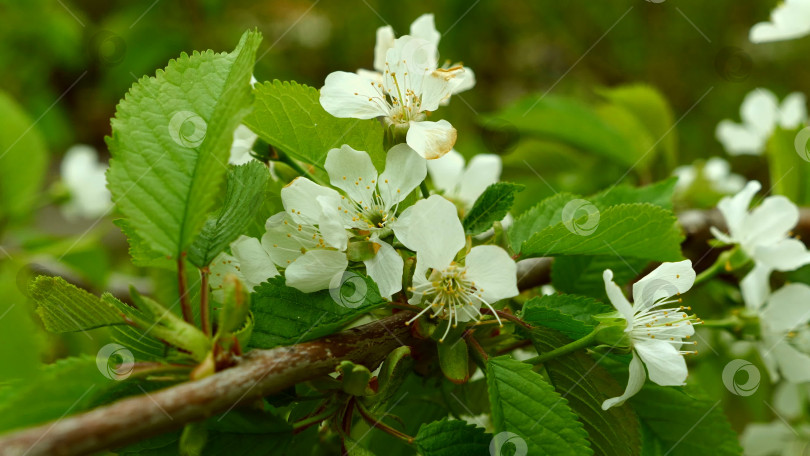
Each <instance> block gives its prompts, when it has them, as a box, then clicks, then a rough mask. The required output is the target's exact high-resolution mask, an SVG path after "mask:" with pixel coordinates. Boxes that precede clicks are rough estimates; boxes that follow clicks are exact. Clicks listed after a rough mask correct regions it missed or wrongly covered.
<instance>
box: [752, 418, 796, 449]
mask: <svg viewBox="0 0 810 456" xmlns="http://www.w3.org/2000/svg"><path fill="white" fill-rule="evenodd" d="M795 439H796V435H795V434H794V433H793V430H792V429H791V428H790V427H788V426H787V425H786V424H785V423H783V422H782V420H780V419H778V418H777V419H776V420H774V422H772V423H768V424H762V423H751V424H749V425H747V426H746V427H745V430H744V431H743V433H742V434H741V435H740V444H742V446H743V448H744V449H745V456H774V455H780V454H781V455H785V456H787V455H788V453H783V451H785V450H786V449H787V447H788V445H790V443H791V442H792V441H794V440H795Z"/></svg>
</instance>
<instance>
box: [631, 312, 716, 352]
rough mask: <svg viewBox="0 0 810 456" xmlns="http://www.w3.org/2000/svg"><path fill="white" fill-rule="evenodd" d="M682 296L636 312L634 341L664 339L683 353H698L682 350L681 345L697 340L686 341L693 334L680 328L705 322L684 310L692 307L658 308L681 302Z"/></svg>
mask: <svg viewBox="0 0 810 456" xmlns="http://www.w3.org/2000/svg"><path fill="white" fill-rule="evenodd" d="M680 302H682V300H681V299H680V298H676V299H669V300H663V301H659V302H657V303H655V304H653V305H652V306H651V307H649V308H647V309H644V310H642V311H640V312H638V313H636V314H635V315H634V317H633V329H632V330H631V331H630V337H631V339H632V340H634V341H643V340H648V339H656V340H663V341H664V342H669V343H671V344H673V345H675V347H676V348H678V349H679V350H678V353H680V354H681V355H688V354H697V350H680V347H681V345H697V342H695V341H684V339H689V338H690V337H691V336H689V335H683V333H682V331H680V330H679V328H682V327H684V326H691V325H698V324H701V323H703V322H702V321H701V320H700V319H699V318H697V317H696V316H695V315H688V314H686V313H685V312H684V310H692V308H691V307H684V306H678V307H670V308H667V309H657V308H656V307H658V306H661V305H666V304H673V303H680Z"/></svg>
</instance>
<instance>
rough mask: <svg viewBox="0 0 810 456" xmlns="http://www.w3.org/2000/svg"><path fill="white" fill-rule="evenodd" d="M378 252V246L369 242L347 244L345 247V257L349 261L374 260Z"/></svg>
mask: <svg viewBox="0 0 810 456" xmlns="http://www.w3.org/2000/svg"><path fill="white" fill-rule="evenodd" d="M379 251H380V244H377V243H376V242H371V241H354V242H349V245H348V246H347V247H346V257H347V258H349V261H366V260H370V259H372V258H374V256H375V255H377V252H379Z"/></svg>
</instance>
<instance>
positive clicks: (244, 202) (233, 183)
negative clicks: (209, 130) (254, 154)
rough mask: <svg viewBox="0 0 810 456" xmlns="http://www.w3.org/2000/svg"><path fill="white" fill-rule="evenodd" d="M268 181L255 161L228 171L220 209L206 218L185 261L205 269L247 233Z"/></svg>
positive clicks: (268, 176) (263, 170)
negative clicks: (233, 242) (223, 199)
mask: <svg viewBox="0 0 810 456" xmlns="http://www.w3.org/2000/svg"><path fill="white" fill-rule="evenodd" d="M269 180H270V172H269V171H268V170H267V167H266V166H265V165H263V164H262V163H260V162H258V161H255V160H253V161H251V162H249V163H246V164H244V165H240V166H232V167H231V168H230V169H228V177H227V179H226V187H225V201H224V203H223V205H222V207H221V208H220V210H219V212H218V213H217V214H216V215H212V216H211V217H209V218H208V220H207V221H206V222H205V225H203V228H202V231H201V232H200V234H199V235H198V236H197V237H196V238H195V239H194V242H193V243H192V244H191V245H190V246H189V249H188V260H189V261H190V262H191V263H192V264H194V265H195V266H197V267H204V266H208V265H209V264H210V263H211V261H213V260H214V257H216V256H217V255H218V254H219V253H220V252H222V251H223V250H225V249H226V248H227V247H228V244H230V243H231V242H232V241H233V240H235V239H236V238H237V237H239V235H240V234H244V233H245V232H246V230H247V229H248V226H249V225H250V223H251V222H252V218H253V213H254V212H255V211H256V208H258V207H261V205H262V203H263V202H264V196H265V190H266V188H267V185H268V181H269Z"/></svg>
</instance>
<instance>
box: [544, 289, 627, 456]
mask: <svg viewBox="0 0 810 456" xmlns="http://www.w3.org/2000/svg"><path fill="white" fill-rule="evenodd" d="M594 302H595V301H594ZM572 304H573V302H572ZM560 307H562V306H560ZM560 307H558V308H560ZM584 307H595V306H594V305H593V304H591V305H590V306H588V305H586V306H584ZM594 310H596V309H594ZM532 342H533V344H534V346H535V348H537V351H538V352H540V353H545V352H549V351H551V350H554V349H555V348H557V347H561V346H563V345H565V344H568V343H570V342H571V339H569V338H566V337H565V336H563V335H561V334H560V333H558V332H556V331H552V330H548V329H545V328H536V329H535V330H534V331H533V334H532ZM543 367H544V368H545V369H546V372H548V375H549V378H550V380H551V383H552V384H553V385H554V388H555V389H556V390H557V391H559V392H560V393H562V394H564V395H565V398H566V399H567V400H568V405H569V406H570V407H571V409H572V410H573V411H574V412H576V414H577V415H578V416H579V419H580V421H582V423H583V425H584V426H585V430H586V431H587V432H588V435H589V436H590V441H591V446H592V447H593V450H594V452H595V453H596V454H599V455H605V456H631V455H638V454H640V453H641V434H640V432H641V431H640V428H639V421H638V417H637V416H636V414H635V412H634V411H633V409H632V408H631V407H628V406H624V407H612V408H610V409H609V410H607V411H604V410H602V402H604V401H605V400H606V399H608V398H611V397H617V396H620V395H621V394H622V392H623V391H624V387H623V386H621V385H619V384H618V383H617V382H616V380H615V379H614V378H613V377H612V376H611V375H610V374H609V373H608V372H607V371H606V370H605V369H603V368H602V367H600V366H599V365H597V364H596V363H595V362H594V360H593V358H591V357H590V356H588V355H587V354H586V353H585V352H584V351H576V352H573V353H569V354H568V355H566V356H565V357H562V358H559V359H553V360H549V361H546V362H545V363H543Z"/></svg>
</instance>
